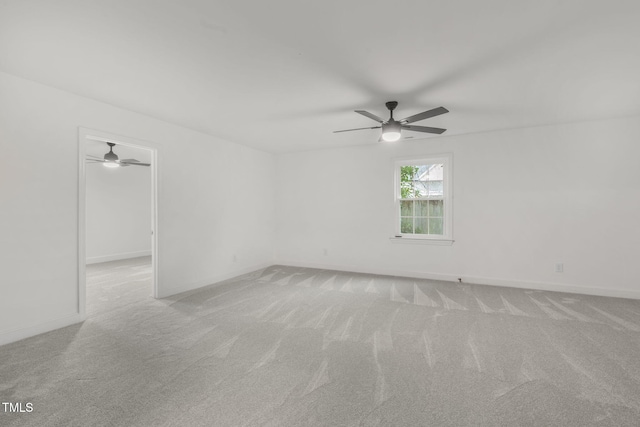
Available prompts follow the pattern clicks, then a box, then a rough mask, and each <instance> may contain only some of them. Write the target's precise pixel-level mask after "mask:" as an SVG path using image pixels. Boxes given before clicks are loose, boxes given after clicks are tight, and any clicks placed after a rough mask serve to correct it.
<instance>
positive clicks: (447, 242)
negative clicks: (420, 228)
mask: <svg viewBox="0 0 640 427" xmlns="http://www.w3.org/2000/svg"><path fill="white" fill-rule="evenodd" d="M389 241H390V242H391V243H407V244H410V245H434V246H451V245H453V242H454V241H455V240H452V239H422V238H419V237H389Z"/></svg>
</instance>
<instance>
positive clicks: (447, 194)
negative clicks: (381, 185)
mask: <svg viewBox="0 0 640 427" xmlns="http://www.w3.org/2000/svg"><path fill="white" fill-rule="evenodd" d="M440 163H441V164H443V165H444V172H443V176H442V181H443V182H442V200H443V209H444V213H443V222H444V224H443V234H408V233H401V232H400V201H401V197H400V167H401V166H411V165H431V164H440ZM393 173H394V185H393V191H394V215H393V221H394V227H393V230H394V237H392V238H391V240H392V241H395V242H401V241H406V242H411V243H418V242H424V243H433V244H451V243H453V194H452V189H453V154H451V153H446V154H434V155H429V156H421V157H419V158H416V157H411V158H402V159H395V162H394V164H393ZM429 199H431V200H433V197H424V198H422V197H421V198H416V199H412V200H429Z"/></svg>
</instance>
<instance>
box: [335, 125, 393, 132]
mask: <svg viewBox="0 0 640 427" xmlns="http://www.w3.org/2000/svg"><path fill="white" fill-rule="evenodd" d="M381 127H382V126H374V127H370V128H357V129H345V130H334V131H333V133H340V132H351V131H352V130H365V129H380V128H381Z"/></svg>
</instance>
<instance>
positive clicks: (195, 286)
mask: <svg viewBox="0 0 640 427" xmlns="http://www.w3.org/2000/svg"><path fill="white" fill-rule="evenodd" d="M272 265H274V263H273V262H264V263H260V264H255V265H252V266H249V267H244V268H240V269H238V270H234V271H232V272H230V273H226V274H221V275H219V276H215V277H211V278H208V279H204V280H198V281H197V282H193V283H190V284H188V285H186V286H185V287H184V289H181V290H179V291H177V292H173V293H170V294H167V295H160V296H159V297H158V298H160V299H162V298H169V297H172V296H175V295H180V294H183V293H186V292H191V291H196V290H199V289H201V288H206V287H207V286H212V285H216V284H218V283H220V282H224V281H225V280H229V279H233V278H235V277H238V276H242V275H245V274H249V273H253V272H254V271H258V270H264V269H265V268H267V267H271V266H272Z"/></svg>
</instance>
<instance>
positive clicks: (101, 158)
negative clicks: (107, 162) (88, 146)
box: [87, 154, 104, 160]
mask: <svg viewBox="0 0 640 427" xmlns="http://www.w3.org/2000/svg"><path fill="white" fill-rule="evenodd" d="M89 157H91V158H94V159H98V160H104V157H98V156H92V155H91V154H87V158H89Z"/></svg>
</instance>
